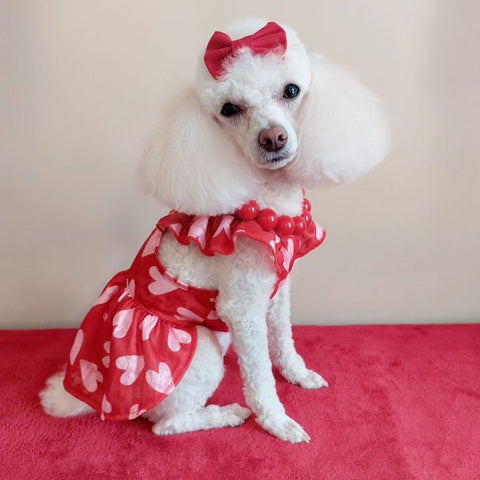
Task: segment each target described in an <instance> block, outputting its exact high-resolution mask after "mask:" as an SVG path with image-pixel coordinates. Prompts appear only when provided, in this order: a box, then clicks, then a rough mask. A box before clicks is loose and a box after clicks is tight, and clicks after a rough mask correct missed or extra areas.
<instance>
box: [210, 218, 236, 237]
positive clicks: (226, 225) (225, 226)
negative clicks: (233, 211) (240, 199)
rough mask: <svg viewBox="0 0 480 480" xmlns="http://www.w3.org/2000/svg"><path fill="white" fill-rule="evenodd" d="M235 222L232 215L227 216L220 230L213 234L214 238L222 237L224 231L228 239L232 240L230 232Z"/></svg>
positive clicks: (223, 219)
mask: <svg viewBox="0 0 480 480" xmlns="http://www.w3.org/2000/svg"><path fill="white" fill-rule="evenodd" d="M232 222H233V216H232V215H225V216H224V217H223V218H222V221H221V222H220V225H219V226H218V228H217V229H216V230H215V233H214V234H213V236H212V238H215V237H216V236H218V235H220V233H222V232H223V231H224V232H225V235H226V236H227V238H230V237H231V236H232V234H231V231H230V226H231V224H232Z"/></svg>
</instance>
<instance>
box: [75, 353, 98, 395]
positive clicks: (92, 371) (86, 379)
mask: <svg viewBox="0 0 480 480" xmlns="http://www.w3.org/2000/svg"><path fill="white" fill-rule="evenodd" d="M80 375H81V377H82V382H83V385H84V387H85V388H86V390H87V391H88V392H90V393H93V392H95V391H96V390H97V387H98V382H103V375H102V373H101V372H99V371H98V367H97V365H96V364H95V363H92V362H89V361H87V360H80Z"/></svg>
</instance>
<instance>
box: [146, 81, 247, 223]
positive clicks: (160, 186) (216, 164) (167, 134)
mask: <svg viewBox="0 0 480 480" xmlns="http://www.w3.org/2000/svg"><path fill="white" fill-rule="evenodd" d="M138 173H139V180H140V183H141V185H142V187H143V189H144V190H145V191H146V192H147V193H150V194H152V195H154V196H155V197H156V198H157V199H158V200H159V201H160V202H161V203H163V204H164V205H166V206H168V207H170V208H173V209H175V210H178V211H181V212H185V213H190V214H196V215H218V214H221V213H225V212H230V211H232V210H235V209H236V208H238V207H239V206H240V205H242V204H243V203H244V202H245V201H247V200H248V199H249V198H251V196H252V195H253V188H254V180H253V176H252V174H251V171H250V165H249V164H248V163H247V162H246V161H245V160H244V159H243V158H242V156H241V155H240V154H239V152H238V151H237V149H236V148H235V146H234V144H233V142H231V141H230V140H229V139H228V138H227V137H226V136H225V133H224V132H223V130H222V129H221V126H220V125H219V124H218V123H217V122H216V120H215V119H214V118H211V117H209V116H208V114H207V113H206V112H205V111H204V109H203V108H202V107H201V105H200V102H199V100H198V97H197V95H196V94H195V92H194V91H193V90H192V91H188V92H186V93H185V94H184V95H182V96H181V97H180V98H179V99H178V100H177V102H175V103H174V104H173V105H172V106H171V107H170V108H169V109H167V110H166V111H165V112H163V114H162V117H161V120H160V122H159V127H158V128H157V130H156V131H155V132H154V134H153V135H152V136H151V139H150V142H149V144H148V147H147V149H146V151H145V153H144V155H143V157H142V159H141V161H140V165H139V169H138Z"/></svg>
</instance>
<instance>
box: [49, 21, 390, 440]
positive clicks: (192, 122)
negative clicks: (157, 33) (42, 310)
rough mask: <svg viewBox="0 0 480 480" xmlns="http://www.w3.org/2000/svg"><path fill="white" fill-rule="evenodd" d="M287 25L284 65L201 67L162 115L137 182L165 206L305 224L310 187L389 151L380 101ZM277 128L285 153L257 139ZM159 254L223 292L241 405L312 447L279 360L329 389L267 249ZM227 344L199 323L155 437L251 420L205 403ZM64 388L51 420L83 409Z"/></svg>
mask: <svg viewBox="0 0 480 480" xmlns="http://www.w3.org/2000/svg"><path fill="white" fill-rule="evenodd" d="M265 23H266V21H264V20H262V19H248V20H245V21H243V22H240V23H238V24H235V25H233V26H231V27H230V28H228V29H226V30H225V31H226V33H228V34H229V35H230V36H231V37H232V38H233V39H236V38H241V37H244V36H246V35H248V34H251V33H253V32H255V31H257V30H258V29H259V28H261V27H263V26H264V25H265ZM284 29H285V31H286V33H287V39H288V48H287V51H286V53H285V57H284V58H283V59H282V58H280V57H279V56H277V55H275V54H273V53H272V54H269V55H265V56H256V55H252V54H251V52H250V51H249V50H248V49H242V50H240V51H239V52H237V54H236V55H235V56H234V57H233V58H232V59H231V60H230V61H229V62H228V64H227V65H226V68H225V72H224V74H223V75H222V77H221V78H220V79H219V80H214V79H213V78H212V76H211V75H210V74H209V72H208V71H207V69H206V67H205V65H204V63H203V61H200V63H199V68H198V74H197V81H196V84H195V88H192V89H191V90H190V91H188V92H186V93H185V94H184V95H183V96H182V97H181V98H179V99H178V100H177V101H176V102H175V104H174V105H173V106H172V108H171V110H169V111H167V112H165V116H164V119H163V121H162V123H161V125H160V127H159V128H158V131H157V132H156V133H155V135H153V136H152V139H151V142H150V144H149V147H148V149H147V151H146V153H145V155H144V158H143V159H142V162H141V164H140V169H139V172H140V177H141V180H142V184H143V185H144V187H145V189H146V191H148V192H150V193H151V194H153V195H155V196H156V197H157V198H158V199H159V200H160V202H162V203H164V204H166V205H167V206H169V207H170V208H175V209H177V210H180V211H184V212H187V213H191V214H197V215H217V214H226V213H230V212H232V211H234V210H236V209H237V208H239V207H240V206H241V205H242V204H243V203H245V202H246V201H248V200H251V199H253V198H254V199H256V200H257V201H258V203H259V204H260V207H261V208H267V207H268V208H273V209H274V210H276V211H277V212H278V213H279V214H286V215H298V214H300V213H301V208H302V193H301V187H303V186H321V185H326V184H336V183H343V182H346V181H351V180H353V179H354V178H356V177H357V176H359V175H361V174H363V173H365V172H368V171H369V170H370V169H371V168H373V167H374V166H375V165H376V164H377V163H379V162H380V161H381V160H382V158H383V157H384V156H385V154H386V152H387V150H388V145H389V135H388V130H387V127H386V122H385V118H384V114H383V112H382V108H381V106H380V103H379V101H378V100H377V99H376V98H375V97H374V96H373V95H372V94H371V93H370V92H369V91H368V90H367V89H366V88H365V87H364V86H363V85H362V84H360V83H359V82H358V81H357V80H356V79H355V78H354V77H353V76H352V75H351V74H349V73H347V72H346V71H345V70H343V69H341V68H339V67H337V66H335V65H333V64H332V63H331V62H329V61H328V60H326V59H325V58H324V57H322V56H312V55H311V56H309V55H308V54H307V53H306V51H305V48H304V46H303V45H302V43H301V42H300V40H299V39H298V37H297V35H296V33H295V32H294V31H293V30H292V29H291V28H290V27H288V26H284ZM291 83H293V84H296V85H297V86H298V87H299V88H300V94H299V95H298V96H297V97H296V98H294V99H286V98H284V97H283V90H284V88H285V85H287V84H291ZM226 102H231V103H234V104H236V105H239V106H240V107H241V113H240V114H238V115H235V116H234V117H233V118H232V117H225V116H222V115H221V114H220V111H221V108H222V105H224V104H225V103H226ZM277 125H280V126H282V128H283V129H284V130H285V132H286V133H287V137H288V140H287V142H286V145H285V147H284V148H283V149H282V151H281V157H280V156H278V155H277V154H276V152H266V151H265V150H264V149H262V148H261V147H260V146H259V142H258V138H259V133H260V131H261V130H263V129H267V128H270V127H272V126H277ZM276 155H277V156H276ZM159 256H160V260H161V261H162V263H163V264H164V265H166V267H167V268H168V269H169V270H170V271H171V273H172V274H173V275H175V276H177V277H179V278H180V279H181V280H182V281H183V282H185V283H189V284H191V285H195V286H197V287H201V288H215V289H218V291H219V296H218V302H217V311H218V313H219V315H220V316H221V317H222V319H223V320H224V321H225V322H226V323H227V325H228V326H229V329H230V332H231V336H232V339H233V344H234V347H235V349H236V352H237V354H238V359H239V364H240V369H241V374H242V377H243V381H244V391H245V398H246V401H247V403H248V406H249V407H250V408H251V410H252V411H253V412H254V413H255V415H256V419H257V422H258V423H259V424H260V425H262V426H263V427H264V428H265V429H266V430H267V431H269V432H270V433H272V434H273V435H275V436H277V437H278V438H281V439H283V440H288V441H290V442H301V441H309V436H308V435H307V434H306V433H305V431H304V430H303V429H302V427H301V426H300V425H298V424H297V423H296V422H295V421H294V420H292V419H291V418H289V417H288V416H287V414H286V412H285V409H284V407H283V405H282V404H281V402H280V400H279V398H278V396H277V393H276V389H275V380H274V377H273V374H272V363H273V365H274V366H275V367H277V368H278V369H279V370H280V372H281V373H282V375H283V376H284V377H285V378H286V379H287V380H288V381H289V382H292V383H295V384H298V385H300V386H301V387H303V388H320V387H322V386H326V385H327V383H326V382H325V380H324V379H323V378H322V377H321V376H320V375H318V374H317V373H315V372H313V371H311V370H309V369H307V368H306V366H305V363H304V362H303V360H302V358H301V357H300V356H299V355H298V353H297V352H296V350H295V347H294V343H293V340H292V334H291V325H290V285H289V282H285V284H284V285H283V287H282V288H281V289H280V291H279V292H278V293H277V295H276V296H275V297H274V299H273V300H269V296H270V293H271V291H272V289H273V286H274V284H275V279H276V273H275V270H274V267H273V265H272V262H271V259H270V257H269V254H268V252H267V250H266V249H265V248H264V247H263V246H261V245H259V244H257V243H255V242H253V241H251V240H250V239H248V238H244V237H241V238H240V239H239V240H238V243H237V250H236V252H235V253H234V254H232V255H230V256H221V255H219V256H215V257H206V256H203V255H201V254H200V253H199V251H198V249H197V248H196V247H195V246H183V245H180V244H178V243H177V242H176V241H175V240H174V238H173V237H172V236H171V235H170V234H166V235H165V236H164V239H163V240H162V244H161V248H160V253H159ZM219 340H221V342H219ZM228 341H229V340H228V337H226V336H217V337H215V336H214V334H212V332H210V331H208V330H206V329H205V328H202V327H199V342H198V348H197V351H196V353H195V356H194V359H193V361H192V364H191V366H190V368H189V370H188V371H187V373H186V374H185V376H184V378H183V379H182V381H181V382H180V384H179V385H178V387H177V389H176V390H175V391H174V392H173V393H172V394H171V395H170V396H169V397H168V398H167V399H166V400H164V401H163V402H162V403H161V404H159V405H158V406H157V407H156V408H155V409H153V410H151V411H149V412H146V413H145V416H146V417H147V418H149V419H150V420H152V421H153V422H155V425H154V427H153V432H154V433H156V434H159V435H160V434H161V435H163V434H169V433H180V432H185V431H193V430H198V429H207V428H216V427H221V426H227V425H239V424H240V423H242V422H243V421H244V420H245V418H247V416H248V415H249V411H248V410H247V409H245V408H243V407H240V406H239V405H237V404H233V405H229V406H226V407H217V406H212V405H209V406H208V407H205V403H206V401H207V400H208V398H209V397H210V396H211V395H212V393H213V392H214V391H215V390H216V388H217V386H218V384H219V383H220V381H221V379H222V377H223V360H222V359H223V354H224V353H225V350H226V348H228ZM220 343H221V345H222V348H220ZM61 380H62V374H58V375H57V376H55V377H52V378H51V379H50V380H49V382H48V386H47V389H46V390H45V391H44V392H43V393H42V403H43V405H44V407H45V409H46V411H47V412H48V413H50V414H52V415H58V416H67V415H68V414H70V415H76V414H78V413H82V412H83V411H86V410H82V407H81V406H79V403H78V401H74V400H72V399H71V398H68V397H65V396H63V397H62V394H61V393H59V391H60V392H61ZM80 403H81V402H80Z"/></svg>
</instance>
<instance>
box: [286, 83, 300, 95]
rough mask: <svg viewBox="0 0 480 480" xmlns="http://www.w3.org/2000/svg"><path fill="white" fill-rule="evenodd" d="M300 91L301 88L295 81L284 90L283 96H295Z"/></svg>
mask: <svg viewBox="0 0 480 480" xmlns="http://www.w3.org/2000/svg"><path fill="white" fill-rule="evenodd" d="M299 93H300V88H298V86H297V85H295V84H293V83H289V84H288V85H287V86H286V87H285V90H284V91H283V98H295V97H296V96H297V95H298V94H299Z"/></svg>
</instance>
